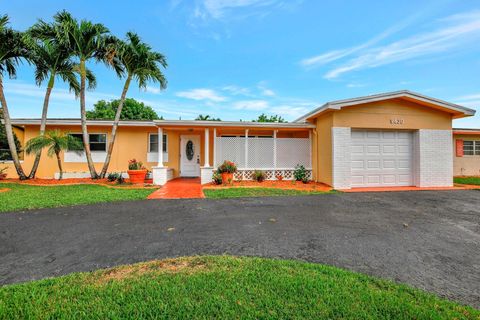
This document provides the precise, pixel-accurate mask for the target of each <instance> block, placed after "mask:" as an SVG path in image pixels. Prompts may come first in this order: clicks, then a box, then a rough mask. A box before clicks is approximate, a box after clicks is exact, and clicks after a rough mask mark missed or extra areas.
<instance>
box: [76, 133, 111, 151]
mask: <svg viewBox="0 0 480 320" xmlns="http://www.w3.org/2000/svg"><path fill="white" fill-rule="evenodd" d="M69 134H70V135H74V134H75V135H82V133H81V132H70V133H69ZM92 134H98V135H100V134H102V135H104V136H105V150H104V151H102V150H91V148H90V152H98V153H100V152H105V153H106V152H107V150H108V134H107V133H105V132H89V133H88V144H89V145H90V135H92ZM80 139H81V140H82V143H83V137H82V138H80ZM67 152H74V151H67Z"/></svg>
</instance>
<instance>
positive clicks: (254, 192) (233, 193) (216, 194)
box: [203, 188, 332, 199]
mask: <svg viewBox="0 0 480 320" xmlns="http://www.w3.org/2000/svg"><path fill="white" fill-rule="evenodd" d="M331 192H332V191H328V192H325V191H307V190H294V189H277V188H225V189H203V193H204V194H205V196H206V197H207V198H212V199H222V198H240V197H268V196H298V195H311V194H322V193H331Z"/></svg>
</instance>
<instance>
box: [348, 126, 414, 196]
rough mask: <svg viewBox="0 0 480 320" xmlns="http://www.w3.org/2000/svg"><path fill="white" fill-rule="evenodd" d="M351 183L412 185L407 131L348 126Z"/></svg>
mask: <svg viewBox="0 0 480 320" xmlns="http://www.w3.org/2000/svg"><path fill="white" fill-rule="evenodd" d="M351 161H352V163H351V168H352V180H351V182H352V187H387V186H412V185H413V134H412V132H410V131H387V130H384V131H380V130H352V148H351Z"/></svg>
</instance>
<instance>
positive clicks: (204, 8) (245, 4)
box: [194, 0, 283, 19]
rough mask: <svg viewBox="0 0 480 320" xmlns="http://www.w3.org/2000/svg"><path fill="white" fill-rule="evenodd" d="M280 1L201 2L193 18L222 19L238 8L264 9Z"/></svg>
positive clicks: (234, 0)
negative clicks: (208, 17)
mask: <svg viewBox="0 0 480 320" xmlns="http://www.w3.org/2000/svg"><path fill="white" fill-rule="evenodd" d="M282 2H283V1H280V0H203V1H201V3H200V4H199V5H197V7H196V8H195V13H194V15H195V17H197V18H206V16H207V15H208V16H210V17H212V18H215V19H220V18H223V17H224V16H225V15H226V13H228V12H229V11H231V10H234V9H239V8H257V9H258V8H265V7H271V6H273V5H277V4H280V3H282Z"/></svg>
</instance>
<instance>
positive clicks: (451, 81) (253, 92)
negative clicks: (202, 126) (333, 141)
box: [0, 0, 480, 128]
mask: <svg viewBox="0 0 480 320" xmlns="http://www.w3.org/2000/svg"><path fill="white" fill-rule="evenodd" d="M63 9H66V10H67V11H69V12H71V13H72V14H73V15H74V16H75V17H76V18H78V19H88V20H91V21H93V22H98V23H103V24H104V25H106V26H107V27H108V28H109V29H110V31H111V33H112V34H114V35H116V36H117V37H120V38H122V37H124V35H125V33H126V32H128V31H135V32H137V33H138V34H139V35H140V36H141V37H142V39H143V40H144V41H145V42H147V43H149V44H150V45H151V46H152V47H153V49H154V50H156V51H159V52H162V53H163V54H165V55H166V57H167V59H168V68H167V69H166V70H164V73H165V75H166V77H167V79H168V87H167V89H165V90H160V88H159V86H158V85H156V84H154V83H151V84H150V85H149V86H148V88H147V89H146V90H140V89H139V88H138V87H137V86H135V84H134V85H132V86H131V89H130V91H129V93H128V96H129V97H132V98H135V99H137V100H140V101H142V102H144V103H145V104H147V105H149V106H151V107H153V108H154V109H155V111H156V112H157V113H158V114H159V115H161V116H163V117H164V118H165V119H180V118H181V119H194V118H195V117H196V116H197V115H198V114H204V115H205V114H209V115H211V116H213V117H219V118H221V119H222V120H240V119H241V120H252V119H255V118H257V116H258V115H259V114H261V113H266V114H278V115H281V116H282V117H284V118H285V119H286V120H288V121H292V120H294V119H295V118H297V117H299V116H301V115H302V114H304V113H306V112H308V111H309V110H311V109H313V108H315V107H318V106H319V105H322V104H323V103H325V102H328V101H332V100H339V99H347V98H353V97H358V96H364V95H369V94H375V93H381V92H388V91H395V90H402V89H408V90H412V91H416V92H419V93H421V94H424V95H428V96H432V97H435V98H439V99H443V100H446V101H449V102H454V103H458V104H460V105H463V106H466V107H469V108H472V109H476V110H478V111H479V114H478V115H476V116H475V117H470V118H466V119H459V120H455V121H454V126H455V127H465V128H480V107H479V106H480V45H479V43H480V3H479V2H478V0H462V1H454V0H431V1H430V0H416V1H411V0H405V1H393V0H385V1H367V0H366V1H356V0H326V1H316V0H157V1H155V0H148V1H144V0H138V1H135V2H131V1H109V0H104V1H98V0H97V1H91V0H83V1H67V0H64V1H58V0H44V1H34V0H28V1H22V0H17V1H11V0H8V1H5V0H0V14H8V15H9V17H10V20H11V25H12V27H14V28H15V29H18V30H25V29H27V28H28V27H29V26H31V25H32V24H33V23H35V22H36V21H37V19H43V20H46V21H50V20H51V18H52V16H53V15H54V14H55V13H56V12H58V11H60V10H63ZM89 67H90V68H91V69H92V70H93V71H94V73H95V74H96V76H97V81H98V85H97V88H96V89H95V90H93V91H89V92H87V107H88V108H89V109H90V108H92V107H93V104H94V103H95V102H96V101H98V100H100V99H105V100H110V99H116V98H118V97H119V96H120V93H121V90H122V86H123V80H122V79H119V78H118V77H117V76H116V75H115V74H114V72H113V71H112V70H111V69H108V68H107V67H105V66H104V65H101V64H95V63H93V62H92V63H90V64H89ZM4 86H5V93H6V96H7V101H8V103H9V106H10V109H11V114H12V116H13V117H26V118H34V117H40V114H41V106H42V103H43V96H44V90H45V84H44V85H42V86H40V87H38V86H36V85H35V82H34V80H33V68H32V67H31V66H28V65H27V64H22V65H21V66H20V67H19V72H18V76H17V78H16V79H12V80H7V81H5V84H4ZM78 116H79V102H78V101H77V100H75V97H74V96H73V95H72V94H70V93H69V92H68V90H67V89H66V86H65V85H64V84H63V83H61V81H57V83H56V86H55V88H54V91H53V94H52V98H51V107H50V109H49V117H78Z"/></svg>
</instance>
